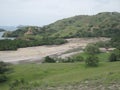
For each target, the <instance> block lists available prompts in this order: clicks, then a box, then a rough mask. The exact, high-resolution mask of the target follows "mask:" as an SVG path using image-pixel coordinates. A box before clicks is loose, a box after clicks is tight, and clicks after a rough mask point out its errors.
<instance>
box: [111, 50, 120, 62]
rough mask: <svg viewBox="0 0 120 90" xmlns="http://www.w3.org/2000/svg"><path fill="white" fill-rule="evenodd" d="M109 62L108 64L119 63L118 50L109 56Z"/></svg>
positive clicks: (119, 55)
mask: <svg viewBox="0 0 120 90" xmlns="http://www.w3.org/2000/svg"><path fill="white" fill-rule="evenodd" d="M109 61H110V62H114V61H120V50H119V49H115V50H114V51H113V52H112V53H111V54H110V57H109Z"/></svg>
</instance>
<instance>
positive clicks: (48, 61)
mask: <svg viewBox="0 0 120 90" xmlns="http://www.w3.org/2000/svg"><path fill="white" fill-rule="evenodd" d="M44 62H45V63H55V62H56V61H55V60H54V59H53V58H51V57H49V56H46V57H45V61H44Z"/></svg>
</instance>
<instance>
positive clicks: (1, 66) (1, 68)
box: [0, 62, 11, 83]
mask: <svg viewBox="0 0 120 90" xmlns="http://www.w3.org/2000/svg"><path fill="white" fill-rule="evenodd" d="M10 70H11V69H10V68H9V67H8V64H6V63H4V62H0V83H2V82H5V81H7V79H8V78H7V75H6V72H8V71H10Z"/></svg>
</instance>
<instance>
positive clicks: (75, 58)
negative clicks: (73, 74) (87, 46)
mask: <svg viewBox="0 0 120 90" xmlns="http://www.w3.org/2000/svg"><path fill="white" fill-rule="evenodd" d="M73 60H74V61H75V62H81V61H84V58H83V57H82V56H80V55H79V56H76V57H73Z"/></svg>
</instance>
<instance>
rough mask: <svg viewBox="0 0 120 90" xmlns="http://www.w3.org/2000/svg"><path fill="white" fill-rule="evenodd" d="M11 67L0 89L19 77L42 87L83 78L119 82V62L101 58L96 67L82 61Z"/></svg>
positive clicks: (3, 88)
mask: <svg viewBox="0 0 120 90" xmlns="http://www.w3.org/2000/svg"><path fill="white" fill-rule="evenodd" d="M83 54H84V53H83ZM107 56H108V54H100V56H99V57H100V58H101V59H102V58H105V57H106V58H107ZM11 67H12V68H13V69H14V71H13V73H11V74H10V75H9V78H10V79H9V81H8V82H6V83H4V84H0V90H8V88H9V83H10V82H12V81H13V80H16V79H21V78H22V79H24V80H25V81H27V82H29V83H33V84H36V85H37V86H43V87H44V86H60V85H68V84H74V83H77V82H84V81H85V80H92V81H94V80H97V82H101V83H104V84H106V83H113V82H117V83H119V82H120V62H107V60H101V61H100V64H99V66H98V67H86V66H85V64H84V62H80V63H53V64H52V63H51V64H50V63H45V64H18V65H13V66H11ZM95 82H96V81H95Z"/></svg>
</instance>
